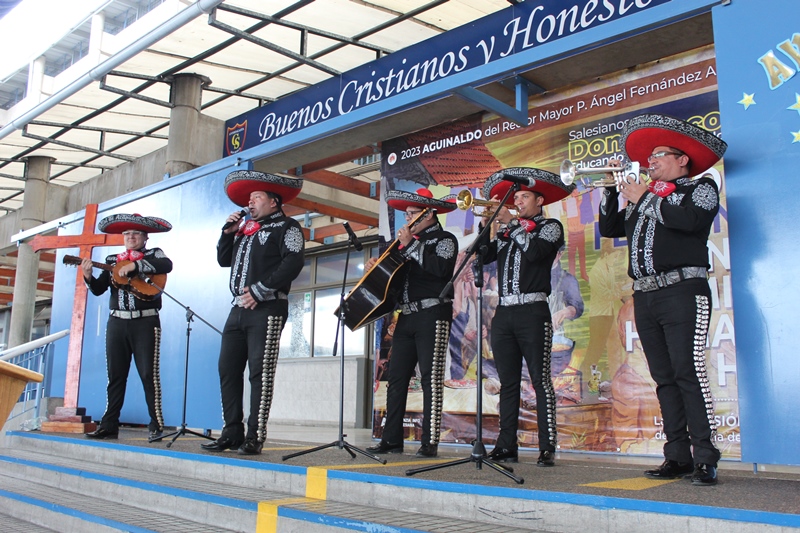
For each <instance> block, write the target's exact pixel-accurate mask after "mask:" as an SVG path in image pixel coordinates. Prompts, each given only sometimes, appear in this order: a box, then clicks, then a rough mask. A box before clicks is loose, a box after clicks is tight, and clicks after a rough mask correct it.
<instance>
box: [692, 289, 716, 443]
mask: <svg viewBox="0 0 800 533" xmlns="http://www.w3.org/2000/svg"><path fill="white" fill-rule="evenodd" d="M695 306H696V309H695V311H696V317H697V318H696V319H695V330H694V370H695V373H696V374H697V380H698V381H699V382H700V390H701V391H702V393H703V401H704V402H705V406H706V416H707V417H708V425H709V427H710V428H711V437H712V438H713V437H714V435H716V433H717V423H716V421H715V420H714V398H713V396H712V395H711V386H710V383H709V381H708V373H707V372H706V342H707V341H708V324H709V321H710V319H711V308H710V306H709V303H708V297H706V296H700V295H698V296H696V297H695Z"/></svg>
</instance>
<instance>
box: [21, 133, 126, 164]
mask: <svg viewBox="0 0 800 533" xmlns="http://www.w3.org/2000/svg"><path fill="white" fill-rule="evenodd" d="M22 136H23V137H28V138H29V139H34V140H37V141H42V142H43V143H45V144H48V143H49V144H57V145H59V146H64V147H65V148H72V149H73V150H81V151H83V152H92V153H94V154H97V155H104V156H107V157H114V158H116V159H122V160H123V161H127V162H131V161H135V160H136V158H135V157H131V156H128V155H122V154H115V153H113V152H108V151H106V150H98V149H95V148H89V147H88V146H81V145H79V144H72V143H68V142H65V141H59V140H58V139H52V138H49V137H42V136H41V135H34V134H33V133H30V132H28V125H27V124H26V125H25V126H23V128H22Z"/></svg>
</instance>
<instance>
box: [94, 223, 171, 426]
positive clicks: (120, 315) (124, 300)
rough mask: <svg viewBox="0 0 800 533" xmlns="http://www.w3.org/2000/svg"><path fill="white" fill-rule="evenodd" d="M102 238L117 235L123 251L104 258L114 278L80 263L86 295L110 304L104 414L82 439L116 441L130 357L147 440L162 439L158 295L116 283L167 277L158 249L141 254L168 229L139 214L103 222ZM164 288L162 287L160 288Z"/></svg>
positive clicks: (164, 258) (164, 259)
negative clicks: (141, 277) (146, 420)
mask: <svg viewBox="0 0 800 533" xmlns="http://www.w3.org/2000/svg"><path fill="white" fill-rule="evenodd" d="M98 227H99V228H100V231H102V232H104V233H115V234H119V233H121V234H122V236H123V237H124V239H125V251H124V252H122V253H120V254H112V255H109V256H107V257H106V261H105V262H106V264H107V265H110V266H114V267H115V268H114V271H113V274H112V272H111V271H109V270H104V271H103V272H101V273H100V275H99V276H98V277H96V278H95V277H94V276H92V267H93V265H92V260H91V259H90V258H85V259H83V261H82V262H81V269H82V270H83V278H84V281H85V282H86V285H88V287H89V290H91V291H92V294H94V295H95V296H100V295H101V294H103V293H104V292H106V290H107V289H108V288H109V287H111V299H110V303H109V309H110V312H111V313H110V314H111V316H109V317H108V325H107V327H106V367H107V370H108V387H107V394H108V399H107V405H106V412H105V414H104V415H103V418H102V420H101V421H100V424H99V426H98V427H97V430H96V431H93V432H91V433H86V436H87V437H89V438H90V439H116V438H117V436H118V433H119V415H120V411H121V410H122V404H123V402H124V400H125V388H126V385H127V381H128V371H129V369H130V366H131V355H132V356H133V361H134V363H135V364H136V370H137V371H138V372H139V377H140V378H141V380H142V385H143V386H144V398H145V401H146V402H147V411H148V413H149V414H150V423H149V424H148V429H149V431H150V439H154V438H158V437H160V436H161V434H162V431H163V429H164V417H163V415H162V413H161V378H160V374H159V366H160V365H159V356H160V353H159V348H160V345H161V321H160V319H159V316H158V310H159V309H161V294H160V292H158V291H156V293H155V295H154V296H148V297H145V296H144V295H143V294H142V293H141V292H140V291H137V290H136V288H135V286H131V285H126V286H120V284H119V283H118V282H116V281H115V279H117V278H120V277H121V278H132V279H136V280H138V279H139V278H138V276H139V275H140V274H141V275H147V276H153V275H157V274H168V273H169V272H171V271H172V261H170V259H169V258H168V257H167V256H166V255H164V252H163V251H162V250H161V248H146V247H145V245H146V244H147V238H148V234H150V233H161V232H165V231H169V230H171V229H172V225H170V223H169V222H167V221H166V220H164V219H161V218H156V217H145V216H142V215H139V214H133V215H128V214H118V215H111V216H109V217H106V218H104V219H103V220H101V221H100V223H99V224H98ZM162 288H163V287H162Z"/></svg>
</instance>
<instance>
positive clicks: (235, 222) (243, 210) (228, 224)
mask: <svg viewBox="0 0 800 533" xmlns="http://www.w3.org/2000/svg"><path fill="white" fill-rule="evenodd" d="M239 214H240V215H242V216H245V215H246V214H247V209H242V210H241V211H239ZM241 221H242V219H241V218H239V220H231V221H230V222H226V223H225V225H224V226H222V231H225V230H226V229H228V228H230V227H231V226H233V225H234V224H238V223H239V222H241Z"/></svg>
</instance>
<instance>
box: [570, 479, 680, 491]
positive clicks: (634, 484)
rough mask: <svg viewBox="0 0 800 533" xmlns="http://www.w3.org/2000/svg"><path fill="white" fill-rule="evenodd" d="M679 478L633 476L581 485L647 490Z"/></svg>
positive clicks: (673, 481)
mask: <svg viewBox="0 0 800 533" xmlns="http://www.w3.org/2000/svg"><path fill="white" fill-rule="evenodd" d="M676 481H680V480H679V479H649V478H646V477H634V478H630V479H618V480H615V481H600V482H598V483H586V484H584V485H581V487H598V488H601V489H618V490H647V489H652V488H653V487H660V486H661V485H666V484H667V483H675V482H676Z"/></svg>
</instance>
